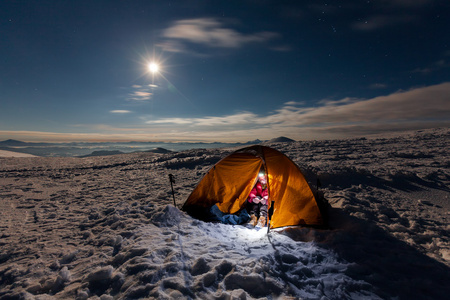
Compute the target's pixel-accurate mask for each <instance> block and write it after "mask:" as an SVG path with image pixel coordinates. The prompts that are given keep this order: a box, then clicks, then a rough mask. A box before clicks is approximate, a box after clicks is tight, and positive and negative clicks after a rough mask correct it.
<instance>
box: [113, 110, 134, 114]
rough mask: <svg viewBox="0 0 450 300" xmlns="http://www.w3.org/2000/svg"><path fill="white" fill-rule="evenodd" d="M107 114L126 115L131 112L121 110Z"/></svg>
mask: <svg viewBox="0 0 450 300" xmlns="http://www.w3.org/2000/svg"><path fill="white" fill-rule="evenodd" d="M109 112H110V113H112V114H128V113H131V111H129V110H123V109H116V110H110V111H109Z"/></svg>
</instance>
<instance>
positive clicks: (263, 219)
mask: <svg viewBox="0 0 450 300" xmlns="http://www.w3.org/2000/svg"><path fill="white" fill-rule="evenodd" d="M266 225H267V219H266V217H263V216H261V217H259V220H258V224H256V227H261V228H262V227H266Z"/></svg>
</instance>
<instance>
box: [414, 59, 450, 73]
mask: <svg viewBox="0 0 450 300" xmlns="http://www.w3.org/2000/svg"><path fill="white" fill-rule="evenodd" d="M446 68H450V63H449V62H447V61H446V60H445V59H440V60H438V61H435V62H434V63H432V64H430V65H428V66H426V67H423V68H417V69H414V70H413V71H412V72H413V73H421V74H424V75H426V74H430V73H432V72H435V71H439V70H442V69H446Z"/></svg>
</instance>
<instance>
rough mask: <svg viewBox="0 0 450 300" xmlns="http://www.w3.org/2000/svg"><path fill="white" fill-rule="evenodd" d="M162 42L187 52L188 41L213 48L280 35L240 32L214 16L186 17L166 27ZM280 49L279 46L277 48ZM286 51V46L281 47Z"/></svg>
mask: <svg viewBox="0 0 450 300" xmlns="http://www.w3.org/2000/svg"><path fill="white" fill-rule="evenodd" d="M162 36H163V37H164V38H165V39H166V41H165V42H163V43H161V46H162V47H164V50H166V51H171V52H185V51H186V50H187V47H186V43H193V44H197V45H202V46H206V47H211V48H240V47H242V46H244V45H246V44H250V43H263V42H267V41H270V40H273V39H275V38H278V37H280V35H279V34H278V33H275V32H271V31H261V32H256V33H252V34H244V33H240V32H238V31H236V30H234V29H231V28H227V27H225V24H223V23H222V22H220V21H218V20H217V19H214V18H198V19H185V20H179V21H176V22H175V23H174V24H173V25H172V26H171V27H169V28H167V29H165V30H164V31H163V33H162ZM277 49H278V48H277ZM280 49H282V50H283V51H286V50H287V49H288V48H287V47H286V46H285V47H283V48H280Z"/></svg>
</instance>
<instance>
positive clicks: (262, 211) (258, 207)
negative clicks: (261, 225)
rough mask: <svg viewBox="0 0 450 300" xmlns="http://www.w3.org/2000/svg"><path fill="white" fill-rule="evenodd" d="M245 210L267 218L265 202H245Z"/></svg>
mask: <svg viewBox="0 0 450 300" xmlns="http://www.w3.org/2000/svg"><path fill="white" fill-rule="evenodd" d="M247 208H248V209H247V210H248V212H249V214H250V215H255V216H257V217H258V218H259V217H266V218H267V209H268V206H267V204H264V205H263V204H261V203H247Z"/></svg>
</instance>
